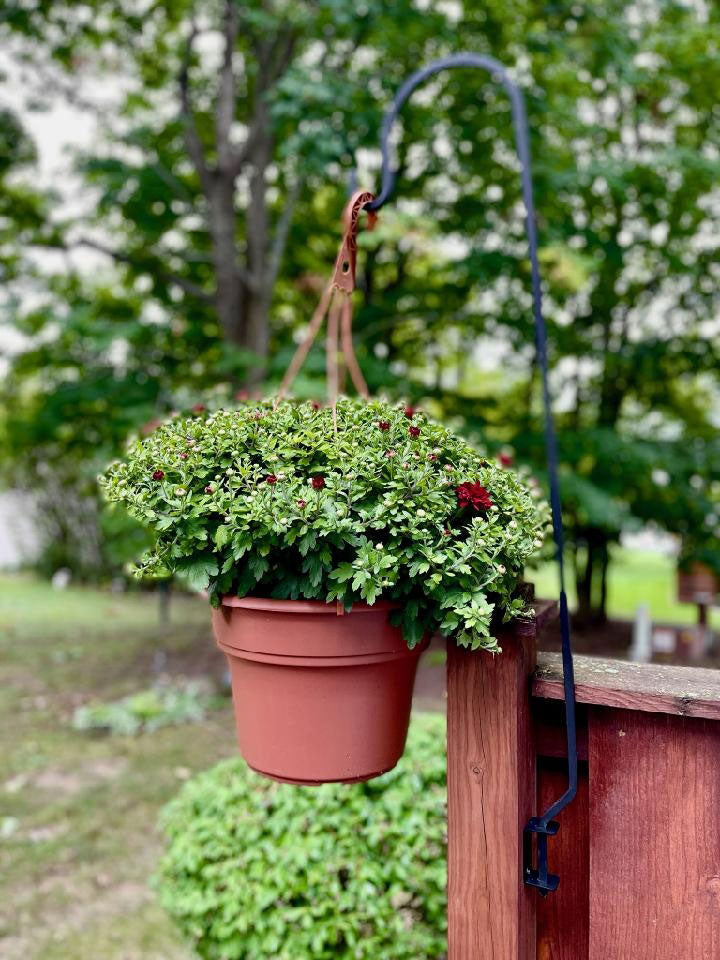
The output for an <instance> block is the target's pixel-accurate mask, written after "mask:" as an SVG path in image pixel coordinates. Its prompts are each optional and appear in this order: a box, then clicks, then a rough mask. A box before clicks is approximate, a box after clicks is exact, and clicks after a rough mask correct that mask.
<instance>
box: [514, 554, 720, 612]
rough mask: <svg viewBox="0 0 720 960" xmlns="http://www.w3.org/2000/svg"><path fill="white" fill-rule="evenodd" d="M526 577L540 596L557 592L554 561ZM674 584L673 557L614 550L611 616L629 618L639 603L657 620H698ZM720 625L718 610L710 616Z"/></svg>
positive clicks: (570, 589) (570, 585)
mask: <svg viewBox="0 0 720 960" xmlns="http://www.w3.org/2000/svg"><path fill="white" fill-rule="evenodd" d="M527 579H528V580H530V581H531V582H532V583H534V584H535V592H536V595H537V596H539V597H556V596H557V595H558V576H557V569H556V567H555V565H554V564H545V565H543V566H542V567H540V568H539V569H538V570H529V571H528V572H527ZM567 581H568V599H569V600H570V603H571V604H574V602H575V590H574V586H573V578H572V571H571V570H570V568H569V567H568V568H567ZM675 594H676V588H675V561H674V560H673V559H672V557H667V556H663V555H662V554H659V553H650V552H649V551H644V550H626V549H623V548H622V547H618V548H616V549H615V550H614V551H613V554H612V563H611V564H610V572H609V582H608V609H609V613H610V616H611V617H615V618H617V619H622V620H631V619H632V618H633V616H634V614H635V611H636V610H637V608H638V606H639V605H640V604H642V603H644V604H647V605H648V607H649V608H650V615H651V617H652V618H653V620H655V621H656V622H658V623H678V624H693V623H696V622H697V608H696V607H694V606H693V605H692V604H688V603H678V602H677V600H676V596H675ZM712 622H713V624H714V625H715V626H720V611H716V612H715V613H714V614H713V616H712Z"/></svg>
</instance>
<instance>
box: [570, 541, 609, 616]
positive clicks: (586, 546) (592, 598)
mask: <svg viewBox="0 0 720 960" xmlns="http://www.w3.org/2000/svg"><path fill="white" fill-rule="evenodd" d="M577 541H578V543H577V545H576V549H575V586H576V589H577V614H576V617H575V620H576V623H577V625H578V626H579V627H581V628H587V627H592V626H598V625H602V624H604V623H606V622H607V610H606V604H607V572H608V563H609V553H608V543H609V536H608V534H607V533H606V532H605V531H604V530H600V529H598V528H597V527H590V528H586V529H584V530H580V531H578V534H577Z"/></svg>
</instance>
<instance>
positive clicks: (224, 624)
mask: <svg viewBox="0 0 720 960" xmlns="http://www.w3.org/2000/svg"><path fill="white" fill-rule="evenodd" d="M391 610H392V605H391V604H388V603H383V602H378V603H376V604H375V605H374V606H372V607H370V606H368V605H367V604H364V603H363V604H355V605H354V606H353V608H352V610H351V611H350V613H348V614H345V611H344V609H343V607H342V606H341V605H340V606H338V605H337V604H327V603H321V602H317V601H307V600H267V599H261V598H256V597H245V598H243V599H238V598H237V597H226V598H224V599H223V600H222V602H221V605H220V607H219V608H218V609H217V610H214V611H213V616H212V619H213V629H214V631H215V637H216V639H217V643H218V646H219V647H220V649H221V650H223V651H224V652H225V654H226V655H227V658H228V663H229V666H230V672H231V676H232V689H233V702H234V706H235V721H236V726H237V736H238V743H239V744H240V750H241V751H242V754H243V756H244V757H245V759H246V761H247V762H248V764H249V765H250V766H251V767H252V768H253V769H254V770H257V771H258V772H259V773H264V774H266V775H267V776H270V777H274V778H275V779H279V780H286V781H290V782H292V783H303V784H316V783H324V782H327V781H338V780H339V781H343V782H345V783H352V782H353V781H356V780H368V779H370V778H371V777H375V776H378V775H379V774H381V773H384V772H385V771H387V770H390V769H392V767H394V766H395V764H396V763H397V761H398V760H399V759H400V756H401V755H402V752H403V749H404V747H405V737H406V735H407V730H408V723H409V720H410V707H411V705H412V693H413V685H414V682H415V671H416V670H417V665H418V660H419V658H420V652H421V650H422V649H424V646H425V644H418V645H417V646H415V647H414V648H413V649H409V648H408V645H407V643H406V642H405V640H404V639H403V635H402V630H400V628H398V627H395V626H393V625H392V624H391V623H390V616H389V615H390V612H391Z"/></svg>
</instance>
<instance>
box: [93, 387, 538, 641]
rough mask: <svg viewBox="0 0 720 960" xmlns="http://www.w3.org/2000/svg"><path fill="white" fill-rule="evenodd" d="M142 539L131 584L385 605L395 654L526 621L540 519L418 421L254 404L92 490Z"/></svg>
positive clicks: (132, 461) (175, 438)
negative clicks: (146, 546)
mask: <svg viewBox="0 0 720 960" xmlns="http://www.w3.org/2000/svg"><path fill="white" fill-rule="evenodd" d="M101 482H102V484H103V486H104V489H105V492H106V495H107V496H108V498H109V499H110V500H114V501H121V502H123V503H124V504H125V505H126V507H127V509H128V510H129V512H130V513H131V514H132V515H133V516H134V517H136V518H137V519H138V520H140V521H141V522H143V523H145V524H146V525H148V526H149V527H150V528H152V529H153V530H154V532H155V534H156V540H155V546H154V547H153V549H151V550H150V551H149V553H148V554H147V555H146V556H145V558H144V559H143V561H142V563H141V564H140V566H139V572H140V573H141V574H142V573H148V574H153V575H167V573H168V572H171V573H180V574H184V575H185V576H186V577H188V578H189V580H190V582H191V583H192V585H193V586H194V587H196V588H200V589H207V590H209V593H210V600H211V602H212V603H213V604H214V605H217V604H219V602H220V598H221V597H222V596H223V595H227V594H233V595H236V596H240V597H242V596H247V595H248V594H252V595H255V596H267V597H274V598H284V599H297V598H305V599H316V600H323V601H326V602H328V603H330V602H335V601H338V602H340V603H342V604H344V606H345V608H346V609H350V607H351V606H352V604H353V603H357V602H360V601H362V602H365V603H368V604H373V603H375V601H376V600H377V599H379V598H380V597H382V599H383V600H389V601H393V602H395V603H397V604H398V609H397V611H396V612H395V613H394V614H393V616H394V617H395V622H396V623H399V624H400V625H401V626H402V628H403V632H404V635H405V637H406V639H407V642H408V644H409V645H410V646H413V645H414V644H416V643H417V642H418V641H419V640H420V639H421V638H422V636H423V635H424V634H425V633H427V632H429V631H439V632H440V633H442V634H443V635H445V636H454V637H455V638H456V640H457V642H458V643H459V644H461V645H462V646H469V647H472V648H477V647H483V648H485V649H488V650H497V649H498V646H497V642H496V640H495V639H494V638H493V636H492V632H493V631H492V629H491V626H494V615H495V619H497V616H498V615H499V614H500V613H502V615H503V618H504V619H505V620H506V621H507V620H509V619H511V618H514V617H516V616H519V615H522V614H523V613H525V612H526V607H525V602H524V600H523V599H522V597H520V596H518V595H517V586H518V582H519V579H520V577H521V575H522V571H523V568H524V566H525V564H526V563H527V561H528V560H529V559H530V557H531V556H532V555H533V553H534V552H535V551H536V550H537V549H538V548H539V547H540V546H541V545H542V541H543V537H544V534H545V531H546V527H547V508H546V506H545V505H544V504H542V503H539V502H538V501H537V500H536V498H535V497H534V495H533V493H532V492H531V490H529V489H528V488H527V487H526V486H525V485H523V484H522V483H521V482H520V480H519V479H518V477H517V476H516V475H515V474H514V473H512V472H511V471H509V470H507V469H504V468H502V467H501V466H499V465H498V464H496V463H492V462H490V461H488V460H487V459H485V457H483V456H481V455H480V454H479V453H478V452H477V451H475V450H474V449H473V448H472V447H470V446H469V445H468V444H467V442H466V441H465V440H463V439H461V438H460V437H457V436H455V435H454V434H453V433H452V432H450V431H449V430H447V429H446V428H445V427H443V426H441V425H440V424H438V423H434V422H433V421H431V420H430V419H428V418H427V417H426V416H425V414H423V413H421V412H419V411H415V410H413V409H412V408H409V407H405V406H404V405H402V404H401V405H392V404H389V403H386V402H384V401H371V402H365V401H361V400H351V399H347V398H341V399H340V400H339V401H338V404H337V424H336V428H335V424H334V422H333V413H332V411H331V410H330V409H328V408H321V407H320V406H319V405H318V404H312V403H295V402H291V401H280V402H278V401H275V402H273V401H272V400H268V401H264V402H262V403H258V404H256V405H248V406H246V407H243V408H242V409H239V410H233V411H218V412H215V413H210V414H206V415H201V416H197V417H192V418H179V419H175V420H172V421H171V422H169V423H166V424H164V425H162V426H161V427H159V429H157V430H156V431H155V433H153V434H152V435H151V436H149V437H146V438H144V439H142V440H139V441H137V442H135V443H134V444H133V445H132V446H131V447H130V449H129V452H128V454H127V457H126V459H125V460H124V461H122V462H118V463H115V464H113V465H111V466H110V468H109V469H108V471H107V473H106V475H105V477H104V478H101Z"/></svg>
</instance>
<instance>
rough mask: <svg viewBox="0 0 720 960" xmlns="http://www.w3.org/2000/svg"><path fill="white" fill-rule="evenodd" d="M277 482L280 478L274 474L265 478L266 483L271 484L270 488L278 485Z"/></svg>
mask: <svg viewBox="0 0 720 960" xmlns="http://www.w3.org/2000/svg"><path fill="white" fill-rule="evenodd" d="M277 480H278V478H277V477H276V476H275V474H274V473H269V474H268V475H267V476H266V477H265V483H269V484H270V486H273V484H275V483H277Z"/></svg>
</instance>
